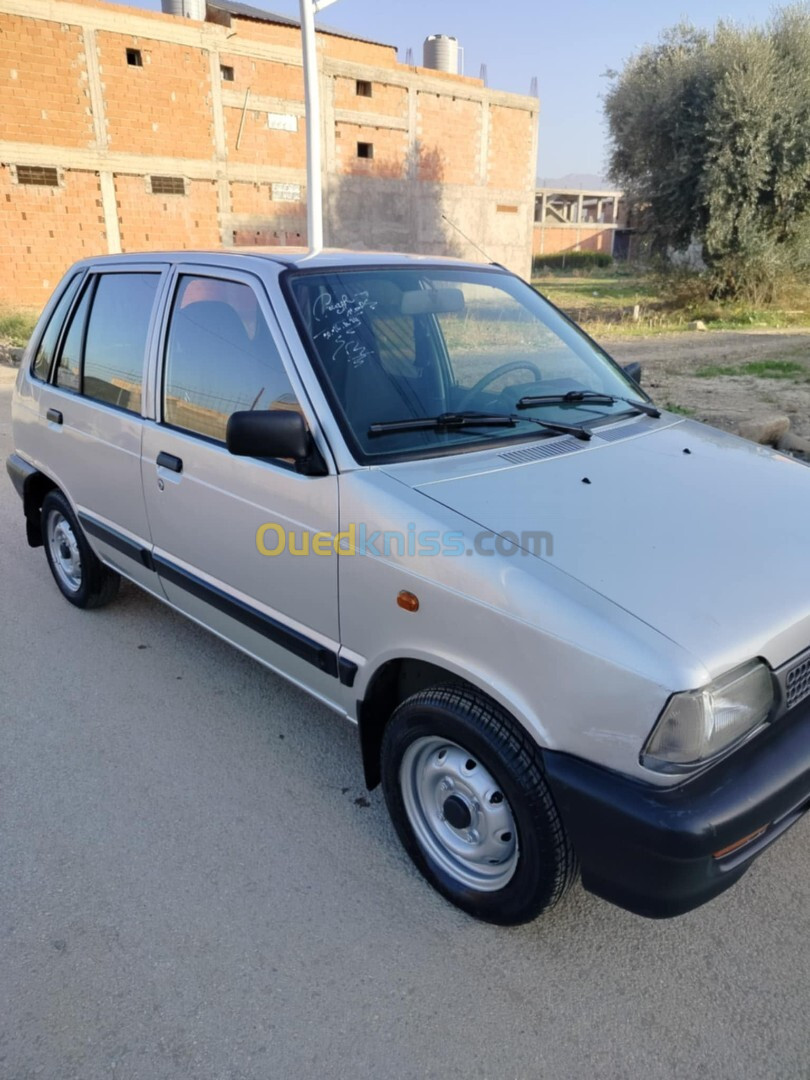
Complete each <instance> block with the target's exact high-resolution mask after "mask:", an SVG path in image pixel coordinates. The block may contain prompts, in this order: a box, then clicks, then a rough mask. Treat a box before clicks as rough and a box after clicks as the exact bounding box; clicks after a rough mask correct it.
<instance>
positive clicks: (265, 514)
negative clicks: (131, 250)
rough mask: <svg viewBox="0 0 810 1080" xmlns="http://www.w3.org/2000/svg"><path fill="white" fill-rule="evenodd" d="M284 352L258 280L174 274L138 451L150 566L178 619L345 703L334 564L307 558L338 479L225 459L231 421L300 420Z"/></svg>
mask: <svg viewBox="0 0 810 1080" xmlns="http://www.w3.org/2000/svg"><path fill="white" fill-rule="evenodd" d="M271 327H272V329H271ZM283 348H284V346H283V342H282V339H281V337H280V335H279V333H278V331H277V329H276V327H275V322H274V318H273V315H272V312H271V310H270V307H269V304H268V302H267V297H266V295H265V294H264V286H263V285H262V283H261V282H260V281H259V280H258V279H255V278H253V277H252V275H249V274H241V273H237V272H233V273H231V272H226V271H223V270H219V269H214V268H210V269H209V268H202V267H196V266H182V267H179V268H178V272H177V275H176V280H175V282H174V285H173V290H172V295H171V298H170V305H169V314H168V326H167V330H166V333H165V335H164V341H163V343H162V345H161V351H162V365H161V373H160V374H159V377H158V385H157V394H156V396H157V403H156V404H157V408H156V416H157V420H156V421H155V422H152V423H147V425H146V427H145V430H144V439H143V458H142V469H143V483H144V492H145V497H146V505H147V512H148V516H149V523H150V526H151V530H152V538H153V541H154V553H153V557H154V560H155V566H156V568H157V571H158V574H159V575H160V579H161V582H162V584H163V587H164V590H165V592H166V595H167V597H168V599H169V601H170V602H171V603H172V604H173V605H174V606H176V607H177V608H179V609H180V610H182V611H184V612H186V613H187V614H188V615H190V616H192V617H193V618H194V619H196V620H197V621H199V622H201V623H203V624H204V625H206V626H208V627H210V628H211V629H213V630H214V631H215V632H217V633H219V634H220V635H221V636H222V637H225V638H227V639H228V640H230V641H232V642H233V643H234V644H236V645H238V646H239V647H241V648H242V649H244V650H245V651H247V652H249V653H251V654H252V655H254V656H256V657H257V658H259V659H260V660H262V661H264V662H265V663H267V664H268V665H270V666H271V667H273V668H274V669H276V670H278V671H281V672H282V673H283V674H285V675H287V676H288V677H289V678H291V679H293V681H295V682H298V683H299V684H301V685H304V686H306V687H307V688H308V689H310V690H311V691H313V692H314V693H315V694H317V695H318V696H320V697H321V698H323V699H324V700H326V701H328V702H330V703H332V704H335V703H338V704H339V702H340V701H341V700H342V698H343V697H344V696H345V694H346V693H347V688H345V687H341V683H340V680H339V678H338V674H339V671H338V655H337V654H338V639H339V632H338V597H337V556H336V555H335V554H334V552H332V553H331V554H324V555H314V554H309V555H307V554H303V552H305V551H307V550H310V551H311V547H310V546H309V545H311V542H312V537H313V536H314V534H315V533H329V534H330V535H334V534H335V533H336V532H337V521H338V504H337V476H336V475H335V474H334V473H332V474H331V475H328V476H320V477H311V476H302V475H300V474H299V473H297V472H296V471H295V469H294V467H293V466H292V464H291V463H288V462H285V461H281V460H272V461H268V460H257V459H253V458H242V457H234V456H233V455H231V454H230V453H229V452H228V450H227V449H226V447H225V429H226V425H227V421H228V417H229V416H230V414H231V413H233V412H237V411H241V410H249V409H299V408H300V405H299V396H300V395H299V394H297V393H296V391H295V390H294V388H293V381H292V379H291V375H290V373H288V370H287V368H286V367H285V360H284V359H283V358H282V350H283ZM292 377H293V379H294V378H295V376H294V373H292ZM323 546H324V545H323V543H322V544H321V547H322V548H323ZM272 552H275V553H272ZM296 552H301V554H297V553H296Z"/></svg>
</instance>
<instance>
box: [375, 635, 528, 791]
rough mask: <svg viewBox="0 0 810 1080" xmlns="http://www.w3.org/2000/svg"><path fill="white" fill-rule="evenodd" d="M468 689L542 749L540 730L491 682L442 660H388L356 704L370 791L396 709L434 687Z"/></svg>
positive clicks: (400, 658) (376, 777) (399, 658)
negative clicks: (523, 731) (506, 715)
mask: <svg viewBox="0 0 810 1080" xmlns="http://www.w3.org/2000/svg"><path fill="white" fill-rule="evenodd" d="M439 685H444V686H447V685H453V686H465V687H468V688H469V689H470V690H474V691H475V692H476V693H478V694H483V696H484V697H485V698H487V699H488V700H489V701H491V702H492V703H493V704H494V705H495V706H497V707H498V708H500V709H505V710H506V711H507V712H508V713H509V715H510V716H511V717H512V718H513V719H514V720H515V721H516V722H517V723H518V724H519V725H520V726H521V727H523V728H525V729H526V731H527V732H528V734H529V735H530V736H531V737H532V738H533V739H534V740H535V742H536V743H537V745H538V747H539V748H540V750H541V751H542V750H543V745H544V740H542V739H538V735H540V734H541V729H540V727H539V725H538V724H537V723H531V722H527V721H528V720H529V717H528V715H527V714H526V713H525V712H523V711H522V710H521V709H519V708H516V707H515V703H514V702H513V701H511V700H510V699H509V698H508V696H504V695H503V694H497V693H493V689H494V687H493V683H492V681H487V680H486V679H485V678H476V677H475V676H473V675H471V674H469V673H468V672H464V671H459V670H458V669H455V668H454V667H453V666H450V665H447V664H445V663H443V662H442V659H441V658H440V657H433V658H431V659H427V658H425V657H418V656H398V657H393V658H389V659H386V660H385V661H383V662H382V663H381V664H380V665H379V666H378V667H377V668H376V669H375V670H374V672H373V673H372V675H371V676H370V678H369V679H368V682H367V683H366V686H365V692H364V694H363V696H362V698H359V699H358V701H357V723H358V728H359V734H360V752H361V754H362V760H363V773H364V776H365V781H366V786H367V788H368V789H369V791H371V790H373V789H374V788H375V787H377V786H378V784H379V783H380V750H381V747H382V740H383V732H384V731H385V727H386V725H387V723H388V721H389V720H390V718H391V715H392V713H393V712H394V710H395V709H396V707H397V706H398V705H399V704H400V703H401V702H403V701H404V700H405V699H406V698H408V697H410V696H411V695H412V694H415V693H417V692H418V691H419V690H425V689H427V688H428V687H431V686H439Z"/></svg>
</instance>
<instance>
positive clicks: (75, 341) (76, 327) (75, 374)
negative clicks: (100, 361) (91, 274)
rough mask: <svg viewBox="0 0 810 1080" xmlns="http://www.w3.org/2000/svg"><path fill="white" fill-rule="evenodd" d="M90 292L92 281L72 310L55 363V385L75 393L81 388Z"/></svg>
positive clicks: (91, 291) (91, 290)
mask: <svg viewBox="0 0 810 1080" xmlns="http://www.w3.org/2000/svg"><path fill="white" fill-rule="evenodd" d="M92 294H93V283H92V282H90V284H89V285H88V286H87V288H86V289H85V290H84V293H83V294H82V298H81V300H80V301H79V303H78V305H77V307H76V310H75V311H74V312H73V318H72V319H71V320H70V326H69V327H68V332H67V336H66V337H65V339H64V341H63V342H62V351H61V353H60V354H59V359H58V361H57V364H56V385H57V386H61V387H62V389H63V390H72V391H73V392H74V393H76V394H78V392H79V390H80V389H81V356H82V340H83V339H84V328H85V326H86V325H87V312H88V310H89V309H90V297H91V296H92Z"/></svg>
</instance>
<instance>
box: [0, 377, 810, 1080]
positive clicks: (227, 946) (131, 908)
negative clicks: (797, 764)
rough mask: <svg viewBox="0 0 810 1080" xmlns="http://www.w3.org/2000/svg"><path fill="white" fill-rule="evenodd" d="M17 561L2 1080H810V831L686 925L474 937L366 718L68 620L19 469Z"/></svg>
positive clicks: (1, 957)
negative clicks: (379, 769)
mask: <svg viewBox="0 0 810 1080" xmlns="http://www.w3.org/2000/svg"><path fill="white" fill-rule="evenodd" d="M10 389H11V384H10V373H9V372H8V371H7V369H2V368H0V454H2V457H3V458H5V457H6V455H7V454H8V453H9V451H10V448H11V444H10V430H9V409H8V407H9V397H10ZM0 571H1V573H2V576H1V577H0V615H1V616H2V617H0V785H1V789H0V790H1V792H2V794H1V798H2V818H1V819H0V821H1V825H0V828H1V829H2V836H1V837H0V1077H2V1078H3V1080H28V1078H30V1077H37V1078H46V1080H102V1078H103V1080H197V1078H200V1080H270V1078H273V1080H275V1078H291V1080H297V1078H299V1077H300V1078H306V1080H309V1078H320V1077H329V1078H343V1077H346V1078H352V1080H365V1078H373V1080H383V1078H400V1077H413V1078H420V1080H421V1078H428V1077H437V1078H442V1080H448V1078H452V1077H463V1078H465V1080H472V1078H479V1077H491V1078H495V1080H507V1078H520V1080H523V1078H527V1080H535V1078H537V1080H539V1078H543V1080H546V1078H549V1080H550V1078H554V1080H568V1078H579V1077H582V1078H585V1077H588V1078H591V1077H599V1078H603V1077H605V1078H619V1077H632V1078H636V1077H638V1078H644V1080H657V1078H675V1077H677V1078H682V1077H683V1078H689V1080H691V1078H694V1077H697V1076H706V1077H711V1078H712V1080H722V1078H726V1077H728V1078H734V1080H740V1078H749V1077H751V1078H753V1077H762V1078H768V1080H777V1078H802V1080H807V1078H808V1077H810V1015H809V1014H810V821H804V822H802V823H800V824H799V825H798V826H797V827H796V828H795V829H793V830H792V832H790V833H789V834H788V835H787V836H786V837H784V838H783V839H782V840H781V841H780V842H779V843H778V844H777V845H776V847H775V848H773V849H771V850H770V851H769V852H767V853H766V854H765V855H764V856H763V857H762V858H761V859H760V860H759V862H758V863H757V864H756V865H755V866H754V868H753V869H752V870H751V872H750V873H749V874H748V875H747V876H746V877H745V878H744V880H743V881H742V882H741V883H740V884H739V885H737V886H736V887H735V888H734V889H733V890H732V891H731V892H729V893H726V894H725V895H724V896H722V897H720V898H719V899H717V900H715V901H714V902H713V903H711V904H710V905H708V906H707V907H705V908H703V909H701V910H699V911H697V912H693V913H691V914H690V915H687V916H684V917H682V918H680V919H677V920H674V921H668V922H651V921H646V920H642V919H638V918H635V917H633V916H631V915H628V914H626V913H624V912H621V911H619V910H617V909H616V908H613V907H610V906H609V905H607V904H604V903H602V902H600V901H598V900H596V899H594V898H593V897H591V896H589V895H588V894H586V893H585V892H583V891H582V889H581V888H579V887H577V888H576V889H575V890H574V891H573V892H572V893H571V894H570V895H569V897H568V898H567V899H566V900H565V901H564V902H563V904H562V905H561V906H560V907H559V908H558V909H557V910H556V911H554V912H553V913H551V914H550V915H548V916H546V917H545V918H544V919H542V920H540V921H538V922H536V923H534V924H533V925H530V926H527V927H522V928H519V929H514V930H503V929H497V928H495V927H490V926H485V925H483V924H479V923H476V922H474V921H473V920H471V919H469V918H467V917H466V916H464V915H462V914H460V913H459V912H457V911H456V910H454V909H453V908H452V907H450V906H449V905H448V904H446V903H445V902H444V901H443V900H441V899H440V898H439V897H438V896H436V895H435V894H434V893H432V891H431V890H430V889H429V888H428V887H427V886H426V885H424V884H422V881H421V879H420V878H419V877H418V876H417V874H416V872H415V871H414V870H413V869H412V868H411V866H410V863H409V862H408V861H407V859H406V857H405V856H404V854H402V853H401V852H400V850H399V848H398V846H397V843H396V840H395V837H394V834H393V830H392V828H391V826H390V825H389V824H388V821H387V819H386V815H385V809H384V805H383V802H382V799H381V797H380V794H379V793H378V792H375V793H373V794H372V795H371V796H370V797H369V798H368V800H366V799H365V798H364V796H365V791H364V788H363V782H362V774H361V770H360V764H359V756H358V752H357V747H356V744H355V732H354V729H353V728H351V727H350V726H348V725H347V724H345V723H343V722H341V721H340V720H338V719H336V718H335V717H334V716H333V715H332V714H330V713H329V712H327V711H326V710H325V709H324V708H322V707H320V706H318V705H316V704H313V703H312V702H311V701H310V700H309V699H308V698H307V697H305V696H304V694H302V693H300V692H298V691H296V690H294V689H291V688H290V687H288V686H287V685H285V683H284V682H282V681H281V680H280V679H278V678H276V677H274V676H273V675H271V674H269V673H268V672H266V671H264V670H263V669H262V668H261V667H259V666H258V665H257V664H254V663H252V662H251V661H249V660H247V659H246V658H245V657H243V656H241V655H240V654H239V653H237V652H236V651H235V650H233V649H231V648H229V647H228V646H226V645H224V644H223V643H221V642H219V641H218V640H217V639H215V638H214V637H213V636H211V635H209V634H207V633H206V632H205V631H203V630H201V629H198V628H197V627H195V626H194V625H192V624H191V623H190V622H187V621H185V620H183V619H182V618H181V617H180V616H178V615H175V614H174V613H173V612H172V611H170V610H169V609H168V608H166V607H164V606H162V605H161V604H159V603H158V602H157V601H155V600H152V599H150V598H148V597H146V596H145V595H143V594H141V593H139V592H138V591H137V590H136V589H135V588H134V587H129V588H126V589H125V591H123V593H122V595H121V598H120V600H119V601H118V602H117V603H116V604H114V605H112V606H111V607H108V608H105V609H103V610H102V611H99V612H93V613H83V612H80V611H77V610H75V609H74V608H72V607H70V606H69V605H68V604H67V603H66V602H65V601H64V600H63V599H62V597H61V596H60V594H59V593H58V592H57V590H56V587H55V585H54V584H53V583H52V581H51V579H50V576H49V574H48V571H47V568H46V564H45V557H44V555H43V553H42V551H41V550H38V551H32V550H30V549H29V548H28V547H27V546H26V543H25V537H24V530H23V523H22V517H21V514H20V508H19V505H18V500H17V497H16V495H15V493H14V491H13V489H12V487H11V484H10V483H9V482H8V480H7V478H6V476H5V475H2V476H0Z"/></svg>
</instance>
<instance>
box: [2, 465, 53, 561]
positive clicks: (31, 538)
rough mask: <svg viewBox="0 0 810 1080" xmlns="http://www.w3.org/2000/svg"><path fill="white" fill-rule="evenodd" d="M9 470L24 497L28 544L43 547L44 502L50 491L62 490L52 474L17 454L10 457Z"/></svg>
mask: <svg viewBox="0 0 810 1080" xmlns="http://www.w3.org/2000/svg"><path fill="white" fill-rule="evenodd" d="M8 471H9V474H10V475H11V479H12V482H13V484H14V487H15V488H16V489H17V492H18V494H19V495H20V497H21V498H22V504H23V513H24V514H25V534H26V538H27V540H28V545H29V547H33V548H36V547H42V544H43V538H42V520H41V512H42V503H43V500H44V499H45V496H46V495H47V494H48V492H49V491H58V490H60V488H59V485H58V484H57V483H56V481H54V480H52V479H51V477H50V476H47V475H46V474H45V473H43V472H40V470H39V469H37V468H36V467H35V466H33V465H29V464H28V462H26V461H24V460H23V459H22V458H17V457H16V455H12V457H11V458H10V459H9V464H8Z"/></svg>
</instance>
